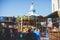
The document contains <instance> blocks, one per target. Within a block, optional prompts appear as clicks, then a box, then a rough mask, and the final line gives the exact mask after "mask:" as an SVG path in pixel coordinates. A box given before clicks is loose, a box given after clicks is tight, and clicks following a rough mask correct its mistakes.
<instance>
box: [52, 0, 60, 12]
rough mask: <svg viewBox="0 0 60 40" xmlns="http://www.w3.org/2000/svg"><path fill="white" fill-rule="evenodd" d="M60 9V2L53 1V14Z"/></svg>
mask: <svg viewBox="0 0 60 40" xmlns="http://www.w3.org/2000/svg"><path fill="white" fill-rule="evenodd" d="M59 9H60V0H52V12H55V11H58V10H59Z"/></svg>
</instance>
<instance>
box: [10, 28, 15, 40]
mask: <svg viewBox="0 0 60 40" xmlns="http://www.w3.org/2000/svg"><path fill="white" fill-rule="evenodd" d="M15 38H16V37H15V32H14V29H13V28H10V40H16V39H15Z"/></svg>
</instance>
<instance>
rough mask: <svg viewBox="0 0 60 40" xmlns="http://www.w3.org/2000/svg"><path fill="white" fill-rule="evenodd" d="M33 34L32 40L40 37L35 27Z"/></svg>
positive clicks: (37, 39)
mask: <svg viewBox="0 0 60 40" xmlns="http://www.w3.org/2000/svg"><path fill="white" fill-rule="evenodd" d="M33 34H34V40H39V39H40V30H39V29H37V28H35V29H34V31H33Z"/></svg>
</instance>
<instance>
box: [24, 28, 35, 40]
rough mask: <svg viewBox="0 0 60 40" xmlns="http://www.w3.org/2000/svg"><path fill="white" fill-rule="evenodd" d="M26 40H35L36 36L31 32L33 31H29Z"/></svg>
mask: <svg viewBox="0 0 60 40" xmlns="http://www.w3.org/2000/svg"><path fill="white" fill-rule="evenodd" d="M25 40H34V35H33V33H32V32H31V29H29V30H28V33H27V34H26V36H25Z"/></svg>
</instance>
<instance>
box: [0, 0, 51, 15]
mask: <svg viewBox="0 0 60 40" xmlns="http://www.w3.org/2000/svg"><path fill="white" fill-rule="evenodd" d="M32 2H33V3H34V6H35V10H36V13H37V14H39V15H42V16H47V15H49V14H50V13H51V12H52V11H51V10H52V8H51V7H52V6H51V0H0V16H23V15H25V14H28V13H29V9H30V6H31V3H32Z"/></svg>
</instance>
